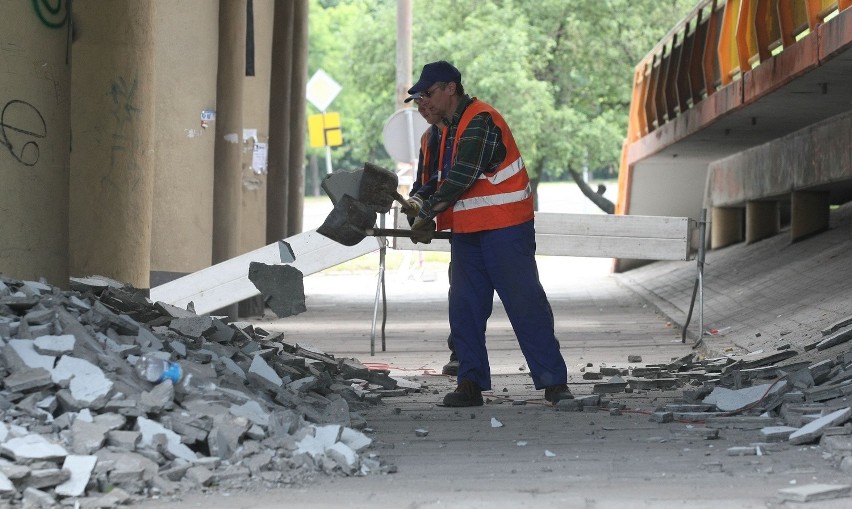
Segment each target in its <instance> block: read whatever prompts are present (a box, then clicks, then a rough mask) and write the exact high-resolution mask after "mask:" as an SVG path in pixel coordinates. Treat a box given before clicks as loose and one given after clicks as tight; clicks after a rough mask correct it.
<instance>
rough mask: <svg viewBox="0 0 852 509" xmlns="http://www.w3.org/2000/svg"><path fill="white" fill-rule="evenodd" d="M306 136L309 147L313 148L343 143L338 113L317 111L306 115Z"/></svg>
mask: <svg viewBox="0 0 852 509" xmlns="http://www.w3.org/2000/svg"><path fill="white" fill-rule="evenodd" d="M308 136H309V138H310V143H311V147H314V148H316V147H337V146H338V145H343V131H341V130H340V113H317V114H316V115H310V116H308Z"/></svg>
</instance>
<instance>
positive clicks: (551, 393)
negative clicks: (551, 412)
mask: <svg viewBox="0 0 852 509" xmlns="http://www.w3.org/2000/svg"><path fill="white" fill-rule="evenodd" d="M544 399H546V400H547V401H549V402H551V403H553V404H554V405H555V404H557V403H559V402H560V401H562V400H563V399H574V395H573V394H571V390H570V389H568V385H567V384H559V385H551V386H550V387H545V388H544Z"/></svg>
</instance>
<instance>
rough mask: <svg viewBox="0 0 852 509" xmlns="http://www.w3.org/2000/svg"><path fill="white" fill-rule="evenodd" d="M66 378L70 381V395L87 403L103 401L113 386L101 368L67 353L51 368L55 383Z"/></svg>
mask: <svg viewBox="0 0 852 509" xmlns="http://www.w3.org/2000/svg"><path fill="white" fill-rule="evenodd" d="M66 380H70V381H71V383H70V384H69V386H68V390H69V391H70V392H71V396H72V397H73V398H74V399H75V400H76V401H79V402H82V403H84V404H87V405H93V404H94V403H95V401H96V400H101V401H102V402H103V403H105V402H106V400H107V399H108V396H109V395H110V393H111V391H112V387H113V382H112V380H110V379H109V378H107V377H106V375H104V372H103V371H102V370H101V368H99V367H98V366H95V365H94V364H92V363H91V362H89V361H87V360H84V359H78V358H76V357H71V356H68V355H64V356H62V358H60V359H59V362H58V363H56V368H54V369H53V381H54V382H55V383H60V382H63V381H66ZM103 403H101V405H100V406H102V405H103Z"/></svg>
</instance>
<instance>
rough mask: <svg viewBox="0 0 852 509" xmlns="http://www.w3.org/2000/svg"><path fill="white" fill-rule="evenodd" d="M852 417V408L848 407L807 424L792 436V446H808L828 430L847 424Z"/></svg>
mask: <svg viewBox="0 0 852 509" xmlns="http://www.w3.org/2000/svg"><path fill="white" fill-rule="evenodd" d="M850 416H852V408H850V407H846V408H841V409H840V410H835V411H834V412H831V413H830V414H828V415H826V416H824V417H820V418H819V419H817V420H815V421H813V422H810V423H808V424H805V425H804V426H802V427H801V428H799V429H798V430H797V431H795V432H793V433H792V434H791V435H790V439H789V441H790V443H791V444H806V443H809V442H813V441H814V440H816V439H818V438H819V437H821V436H822V434H823V432H824V431H825V429H826V428H828V427H830V426H836V425H838V424H842V423H844V422H846V421H847V420H848V419H849V417H850Z"/></svg>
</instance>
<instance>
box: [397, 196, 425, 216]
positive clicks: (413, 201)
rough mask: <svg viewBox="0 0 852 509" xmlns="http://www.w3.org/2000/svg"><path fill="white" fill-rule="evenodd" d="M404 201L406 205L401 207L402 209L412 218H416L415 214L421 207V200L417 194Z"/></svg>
mask: <svg viewBox="0 0 852 509" xmlns="http://www.w3.org/2000/svg"><path fill="white" fill-rule="evenodd" d="M405 203H406V206H405V207H403V208H402V211H403V212H404V213H405V215H406V216H408V217H410V218H412V219H414V218H416V217H417V214H419V213H420V209H421V208H423V200H422V199H421V198H420V197H419V196H417V195H414V196H412V197H411V198H409V199H407V200H406V201H405Z"/></svg>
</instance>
